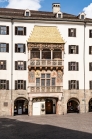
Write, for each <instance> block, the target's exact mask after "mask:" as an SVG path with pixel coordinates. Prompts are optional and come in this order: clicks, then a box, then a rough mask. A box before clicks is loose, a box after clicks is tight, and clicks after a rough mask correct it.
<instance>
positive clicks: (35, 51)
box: [31, 48, 40, 59]
mask: <svg viewBox="0 0 92 139" xmlns="http://www.w3.org/2000/svg"><path fill="white" fill-rule="evenodd" d="M33 58H38V59H40V50H39V49H35V48H34V49H32V50H31V59H33Z"/></svg>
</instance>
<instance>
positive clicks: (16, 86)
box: [15, 80, 18, 90]
mask: <svg viewBox="0 0 92 139" xmlns="http://www.w3.org/2000/svg"><path fill="white" fill-rule="evenodd" d="M15 90H18V82H17V80H15Z"/></svg>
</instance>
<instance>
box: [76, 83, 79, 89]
mask: <svg viewBox="0 0 92 139" xmlns="http://www.w3.org/2000/svg"><path fill="white" fill-rule="evenodd" d="M76 89H79V81H76Z"/></svg>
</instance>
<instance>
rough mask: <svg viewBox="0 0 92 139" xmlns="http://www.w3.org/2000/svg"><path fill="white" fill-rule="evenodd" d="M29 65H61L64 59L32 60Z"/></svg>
mask: <svg viewBox="0 0 92 139" xmlns="http://www.w3.org/2000/svg"><path fill="white" fill-rule="evenodd" d="M28 65H30V66H31V67H61V66H63V60H32V59H31V60H30V61H29V62H28Z"/></svg>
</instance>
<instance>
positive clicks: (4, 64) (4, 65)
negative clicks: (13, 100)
mask: <svg viewBox="0 0 92 139" xmlns="http://www.w3.org/2000/svg"><path fill="white" fill-rule="evenodd" d="M3 69H4V70H6V60H4V61H3Z"/></svg>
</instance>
